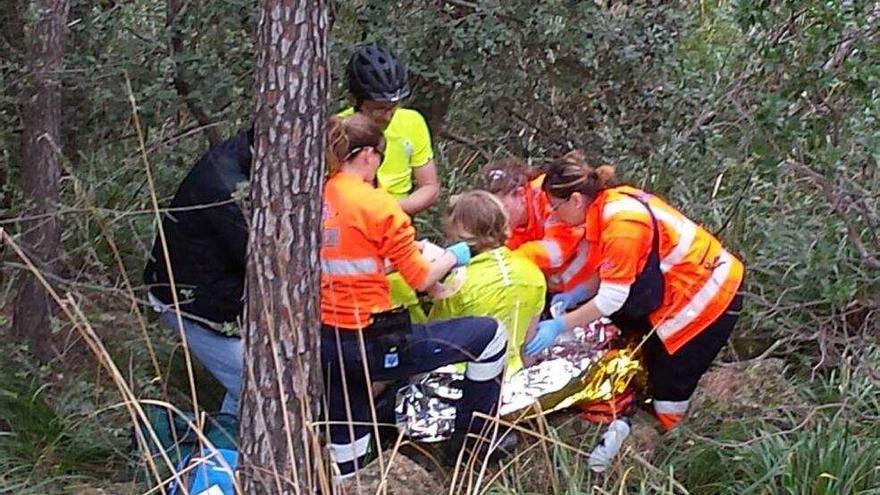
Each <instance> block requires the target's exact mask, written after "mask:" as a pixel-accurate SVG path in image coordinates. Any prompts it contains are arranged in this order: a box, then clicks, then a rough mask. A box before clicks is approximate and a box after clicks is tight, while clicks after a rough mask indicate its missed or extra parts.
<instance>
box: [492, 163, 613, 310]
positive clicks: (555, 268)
mask: <svg viewBox="0 0 880 495" xmlns="http://www.w3.org/2000/svg"><path fill="white" fill-rule="evenodd" d="M544 180H545V175H544V174H540V173H537V172H535V171H533V170H532V169H530V168H529V167H528V166H526V165H525V163H523V162H522V161H521V160H519V159H517V158H508V159H505V160H499V161H495V162H490V163H489V164H487V165H486V166H485V167H484V168H483V170H482V173H481V182H482V183H481V186H482V189H485V190H487V191H489V192H491V193H492V194H494V195H495V196H496V197H497V198H498V199H499V200H501V202H502V203H503V204H504V207H505V209H506V210H507V215H508V218H509V222H510V230H511V235H510V237H509V238H508V240H507V244H506V245H507V247H508V248H510V249H512V250H516V252H517V253H519V254H522V255H524V256H525V257H526V258H528V259H530V260H532V261H533V262H534V263H535V264H536V265H538V267H539V268H540V269H541V271H542V272H544V275H545V276H546V277H547V288H548V291H549V292H551V293H556V294H557V295H556V296H554V298H553V302H552V303H551V305H553V304H554V303H556V302H557V301H559V300H560V298H562V299H566V300H567V299H570V298H571V297H573V294H582V296H581V297H583V298H586V297H587V295H589V294H590V293H591V291H592V292H595V284H596V283H597V280H596V279H595V277H593V278H592V280H591V275H594V274H593V273H591V272H590V269H589V267H590V266H592V267H595V265H596V262H595V260H593V259H592V258H594V257H595V253H592V252H591V250H590V249H589V244H588V243H587V242H586V240H585V239H584V229H583V226H582V225H580V224H577V225H568V224H565V223H564V222H561V221H559V220H557V219H555V218H553V215H552V213H553V211H552V210H553V209H552V207H551V205H550V201H549V200H548V198H547V194H546V193H545V192H544V191H543V190H542V187H541V186H542V184H543V182H544ZM591 287H592V289H591ZM566 293H568V294H566Z"/></svg>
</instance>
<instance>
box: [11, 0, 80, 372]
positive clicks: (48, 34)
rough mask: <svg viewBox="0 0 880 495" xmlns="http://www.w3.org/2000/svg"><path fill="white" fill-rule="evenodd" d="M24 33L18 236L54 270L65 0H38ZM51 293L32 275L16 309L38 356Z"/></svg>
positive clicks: (43, 348)
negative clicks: (21, 204)
mask: <svg viewBox="0 0 880 495" xmlns="http://www.w3.org/2000/svg"><path fill="white" fill-rule="evenodd" d="M32 9H33V10H32V15H33V23H32V26H31V29H30V30H29V33H28V34H27V36H26V37H25V38H26V44H27V46H26V50H27V64H28V69H29V84H27V85H26V87H25V99H24V103H23V105H22V127H23V132H22V141H21V188H22V192H23V193H24V197H25V199H26V201H27V206H26V207H25V208H24V211H23V212H22V215H23V216H24V217H25V218H32V219H31V220H25V221H23V222H21V238H20V242H21V244H22V247H23V248H24V250H25V252H26V253H27V254H28V256H29V257H30V258H31V259H32V261H33V262H34V264H35V265H36V266H37V267H38V268H39V269H40V270H41V271H42V272H44V273H50V274H51V273H55V272H56V271H57V267H58V265H59V256H60V251H61V229H60V227H59V225H58V217H57V216H55V215H54V213H56V212H57V209H58V201H59V191H60V181H61V154H60V149H61V69H62V58H63V55H64V33H65V30H66V28H67V11H68V4H67V1H66V0H36V1H35V2H33V6H32ZM53 310H54V304H53V303H52V301H51V299H50V298H49V295H48V294H47V293H46V291H45V290H44V289H43V288H42V286H40V284H39V282H38V281H37V280H36V278H34V277H33V276H31V275H25V276H24V277H23V278H22V282H21V285H20V286H19V292H18V297H17V299H16V301H15V308H14V310H13V311H14V313H13V330H12V331H13V337H14V338H16V339H17V340H18V341H20V342H28V343H29V345H30V349H31V351H32V352H34V354H36V355H37V356H38V357H40V358H43V359H46V358H48V357H49V355H50V354H51V349H52V345H51V343H52V339H51V336H52V334H51V326H50V323H51V316H52V313H53Z"/></svg>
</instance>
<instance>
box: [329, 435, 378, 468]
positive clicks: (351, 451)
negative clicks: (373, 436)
mask: <svg viewBox="0 0 880 495" xmlns="http://www.w3.org/2000/svg"><path fill="white" fill-rule="evenodd" d="M369 447H370V434H369V433H367V434H366V435H364V436H362V437H361V438H358V439H357V440H355V441H354V443H331V444H330V459H332V460H333V462H335V463H338V464H341V463H343V462H349V461H353V460H355V459H357V458H358V457H361V456H363V455H366V453H367V449H368V448H369Z"/></svg>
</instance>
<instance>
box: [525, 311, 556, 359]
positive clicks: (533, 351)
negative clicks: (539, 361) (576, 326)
mask: <svg viewBox="0 0 880 495" xmlns="http://www.w3.org/2000/svg"><path fill="white" fill-rule="evenodd" d="M564 331H565V323H563V322H562V318H554V319H552V320H544V321H542V322H541V323H538V332H537V333H536V334H535V337H534V338H533V339H532V341H531V342H529V343H528V344H526V356H535V355H537V354H538V353H540V352H541V351H543V350H544V349H546V348H548V347H550V346H551V345H553V342H556V339H557V338H558V337H559V334H561V333H562V332H564Z"/></svg>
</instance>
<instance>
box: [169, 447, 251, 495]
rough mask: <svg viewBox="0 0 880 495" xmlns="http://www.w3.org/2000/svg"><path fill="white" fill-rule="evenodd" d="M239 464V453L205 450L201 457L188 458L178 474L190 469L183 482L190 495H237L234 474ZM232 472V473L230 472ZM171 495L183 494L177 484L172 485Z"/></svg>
mask: <svg viewBox="0 0 880 495" xmlns="http://www.w3.org/2000/svg"><path fill="white" fill-rule="evenodd" d="M237 464H238V451H236V450H230V449H220V448H218V449H216V450H209V449H203V450H202V455H201V456H199V457H188V458H186V459H184V461H183V462H182V463H181V465H180V468H179V469H178V472H180V471H183V470H185V469H186V468H189V470H188V471H187V472H186V475H184V476H182V481H183V482H184V483H186V485H187V488H188V491H189V493H190V495H235V478H234V475H233V473H234V472H235V468H236V466H237ZM230 470H231V471H230ZM168 493H169V495H179V494H180V493H183V491H182V490H180V486H179V485H178V484H177V483H173V484H172V485H171V489H170V490H169V492H168Z"/></svg>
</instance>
